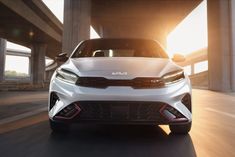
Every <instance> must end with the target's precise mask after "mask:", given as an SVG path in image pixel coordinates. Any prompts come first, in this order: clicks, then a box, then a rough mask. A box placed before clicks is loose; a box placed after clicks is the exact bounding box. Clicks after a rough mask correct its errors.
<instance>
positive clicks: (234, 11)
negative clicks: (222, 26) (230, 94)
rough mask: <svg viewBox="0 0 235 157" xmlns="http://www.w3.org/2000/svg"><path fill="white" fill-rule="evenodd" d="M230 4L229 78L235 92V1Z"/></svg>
mask: <svg viewBox="0 0 235 157" xmlns="http://www.w3.org/2000/svg"><path fill="white" fill-rule="evenodd" d="M230 4H231V7H230V9H231V12H230V14H231V29H232V34H231V35H232V37H231V39H232V43H231V44H232V54H231V65H232V68H231V72H232V74H231V76H232V81H231V83H232V91H235V1H233V0H231V1H230Z"/></svg>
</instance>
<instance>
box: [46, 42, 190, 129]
mask: <svg viewBox="0 0 235 157" xmlns="http://www.w3.org/2000/svg"><path fill="white" fill-rule="evenodd" d="M183 59H184V58H183V56H180V55H177V56H175V57H174V58H173V60H174V61H182V60H183ZM58 60H60V61H63V60H64V61H65V60H67V61H66V62H65V63H64V64H62V65H61V66H60V67H59V68H58V69H57V70H56V71H55V73H54V74H53V76H52V79H51V83H50V91H49V119H50V126H51V129H52V130H53V131H66V130H68V129H69V126H70V124H71V123H90V122H92V123H96V124H97V123H99V124H128V125H129V124H138V125H139V124H141V125H159V124H163V125H169V126H170V130H171V132H173V133H188V132H189V131H190V129H191V122H192V114H191V85H190V80H189V78H188V76H187V75H186V74H185V73H184V71H183V69H182V68H181V67H179V66H178V65H176V64H175V63H174V62H173V61H172V60H171V59H169V58H168V55H167V54H166V52H165V51H164V50H163V49H162V47H161V46H160V45H159V44H158V43H157V42H156V41H154V40H147V39H92V40H86V41H83V42H81V43H80V44H79V45H78V46H77V47H76V48H75V50H74V51H73V53H72V55H71V56H70V57H69V58H68V57H66V56H65V55H64V54H63V55H60V56H59V57H58Z"/></svg>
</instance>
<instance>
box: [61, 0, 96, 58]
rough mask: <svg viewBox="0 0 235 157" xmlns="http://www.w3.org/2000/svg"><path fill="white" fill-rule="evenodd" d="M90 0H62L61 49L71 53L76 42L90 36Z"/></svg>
mask: <svg viewBox="0 0 235 157" xmlns="http://www.w3.org/2000/svg"><path fill="white" fill-rule="evenodd" d="M90 25H91V2H90V0H66V1H64V31H63V42H62V43H63V44H62V51H63V52H65V53H68V54H71V53H72V51H73V49H74V48H75V47H76V46H77V44H78V43H79V42H80V41H82V40H86V39H89V38H90Z"/></svg>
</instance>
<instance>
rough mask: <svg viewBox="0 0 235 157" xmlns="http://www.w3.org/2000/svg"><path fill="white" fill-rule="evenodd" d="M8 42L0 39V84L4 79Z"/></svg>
mask: <svg viewBox="0 0 235 157" xmlns="http://www.w3.org/2000/svg"><path fill="white" fill-rule="evenodd" d="M5 54H6V40H5V39H1V38H0V82H2V81H3V79H4V70H5Z"/></svg>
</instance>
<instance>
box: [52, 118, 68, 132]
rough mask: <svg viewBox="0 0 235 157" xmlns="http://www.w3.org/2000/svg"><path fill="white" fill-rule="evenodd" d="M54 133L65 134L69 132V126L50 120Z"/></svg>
mask: <svg viewBox="0 0 235 157" xmlns="http://www.w3.org/2000/svg"><path fill="white" fill-rule="evenodd" d="M49 123H50V127H51V130H52V131H53V132H58V133H65V132H68V131H69V124H66V123H61V122H55V121H52V120H49Z"/></svg>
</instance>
